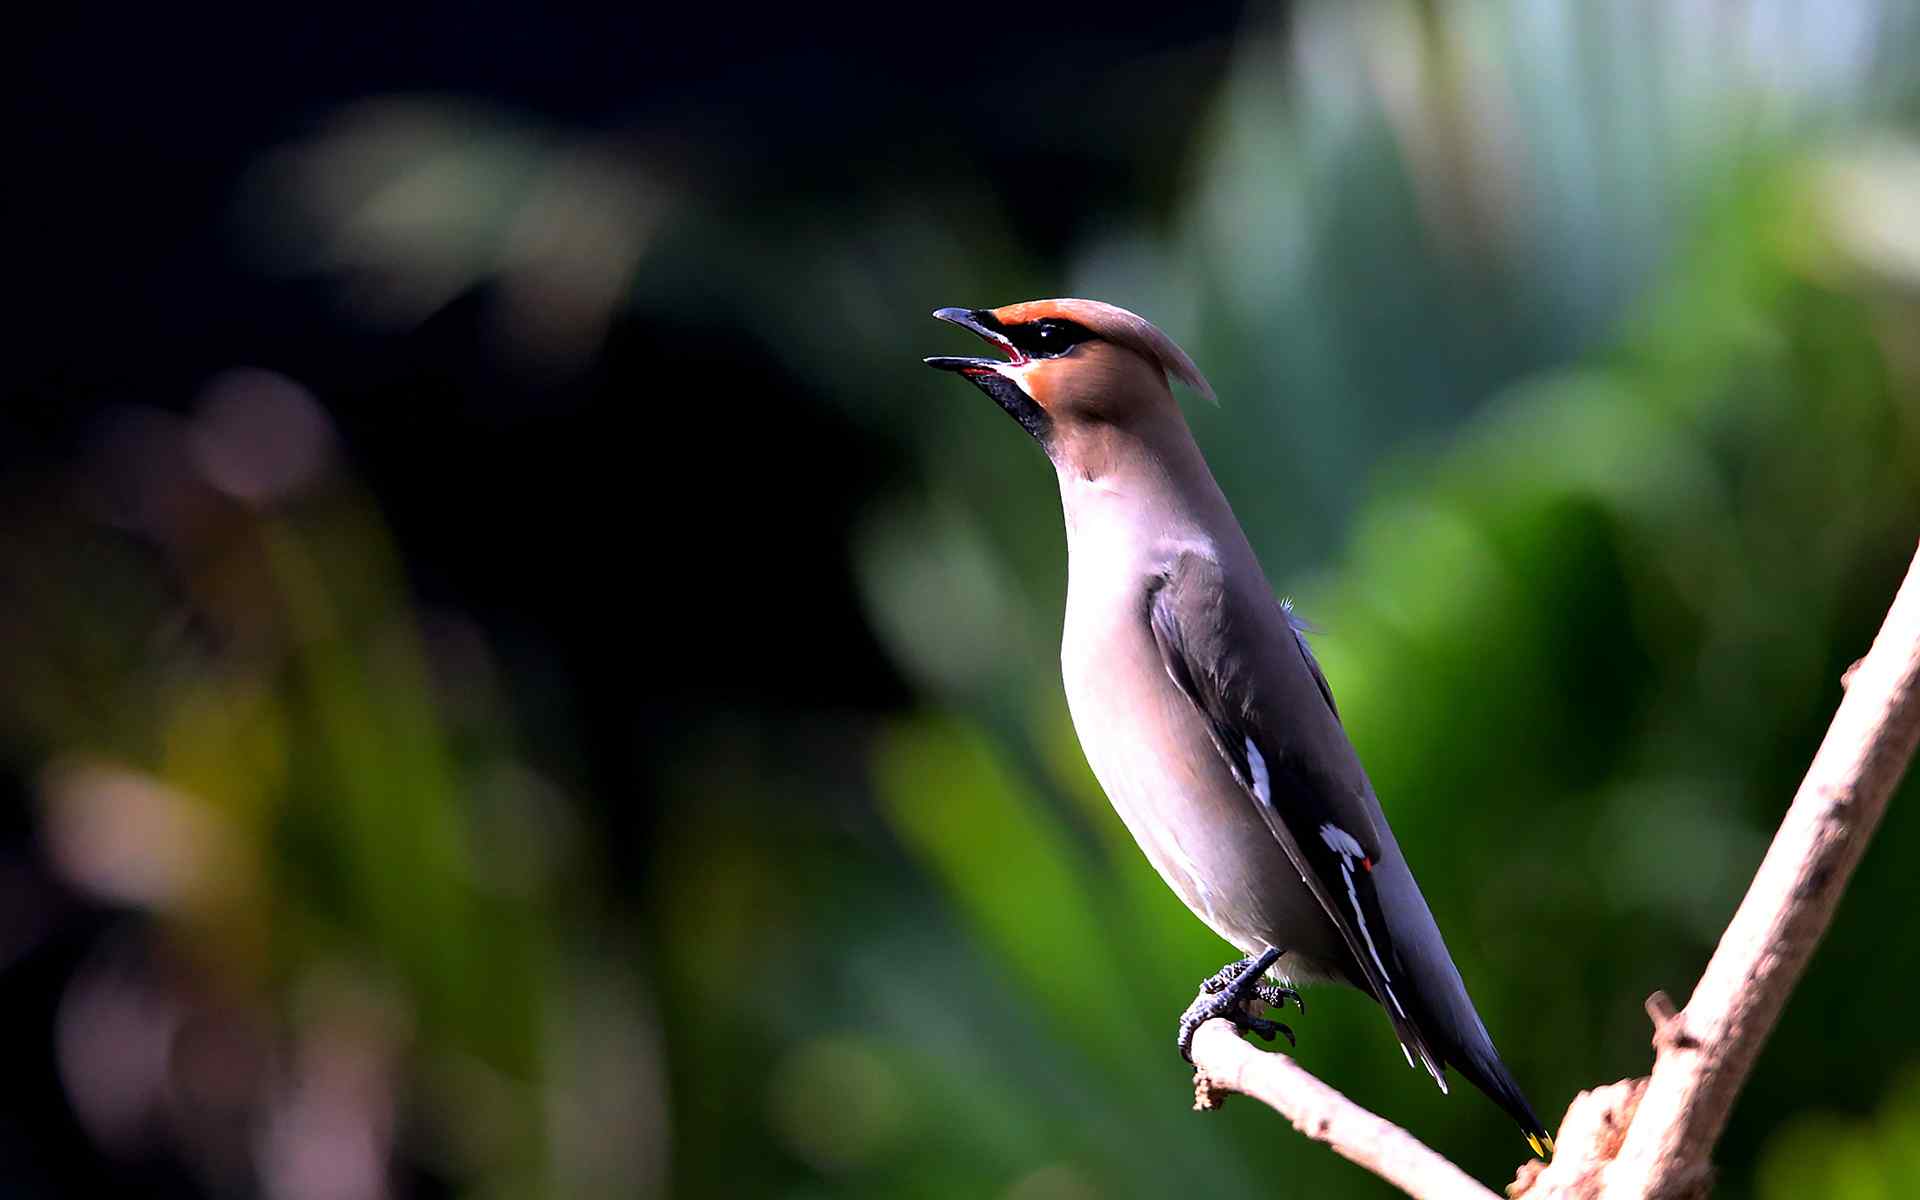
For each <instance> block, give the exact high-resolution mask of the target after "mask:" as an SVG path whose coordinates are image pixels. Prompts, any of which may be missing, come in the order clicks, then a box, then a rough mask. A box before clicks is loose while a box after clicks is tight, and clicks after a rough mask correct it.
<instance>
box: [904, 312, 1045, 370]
mask: <svg viewBox="0 0 1920 1200" xmlns="http://www.w3.org/2000/svg"><path fill="white" fill-rule="evenodd" d="M933 315H934V316H935V317H936V318H938V319H939V320H942V321H948V322H951V323H952V324H955V325H958V326H959V327H960V328H962V329H970V330H972V331H973V332H975V333H977V334H979V335H980V336H981V337H983V338H985V339H986V340H988V341H989V342H992V343H993V344H994V345H996V346H999V347H1000V348H1001V349H1003V350H1005V351H1006V352H1007V358H1006V359H998V358H951V357H938V358H929V359H927V360H926V361H927V365H928V366H930V367H932V368H934V369H935V370H938V371H958V372H960V373H961V374H962V375H978V374H981V373H983V372H987V371H996V372H997V371H998V370H999V369H1000V368H1001V367H1004V366H1007V365H1009V362H1014V363H1018V362H1022V361H1025V359H1026V356H1025V355H1023V354H1021V353H1020V351H1019V350H1018V349H1016V348H1015V347H1014V344H1013V343H1012V342H1011V341H1009V340H1007V335H1006V334H1004V333H1001V332H1000V322H999V321H997V320H995V319H994V316H993V314H992V313H991V312H989V311H987V310H986V309H984V308H941V309H935V310H934V314H933Z"/></svg>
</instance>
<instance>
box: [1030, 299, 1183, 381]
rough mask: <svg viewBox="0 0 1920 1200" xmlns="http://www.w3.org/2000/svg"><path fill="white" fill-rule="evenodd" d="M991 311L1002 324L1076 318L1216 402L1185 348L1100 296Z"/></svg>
mask: <svg viewBox="0 0 1920 1200" xmlns="http://www.w3.org/2000/svg"><path fill="white" fill-rule="evenodd" d="M993 315H994V316H995V317H996V318H997V319H998V320H999V321H1000V323H1001V324H1003V325H1024V324H1026V323H1027V322H1029V321H1038V320H1041V319H1042V318H1045V317H1064V318H1065V319H1067V320H1069V321H1076V322H1078V323H1079V324H1081V325H1084V326H1086V327H1087V328H1088V329H1090V330H1092V331H1093V332H1094V333H1097V334H1099V335H1100V336H1101V337H1103V338H1105V339H1106V340H1107V341H1109V342H1113V343H1115V344H1117V345H1121V346H1125V347H1126V348H1127V349H1129V350H1132V351H1134V352H1135V353H1138V354H1141V355H1143V356H1145V357H1146V358H1147V359H1148V360H1149V361H1151V362H1156V363H1159V364H1160V367H1161V369H1162V370H1164V371H1165V372H1166V373H1167V374H1169V375H1171V376H1173V377H1174V378H1175V379H1178V380H1179V381H1180V382H1181V383H1184V384H1186V385H1187V386H1188V387H1190V388H1192V389H1193V390H1194V391H1196V392H1198V393H1200V395H1202V396H1204V397H1206V398H1207V400H1208V401H1209V402H1210V403H1213V404H1218V403H1219V400H1218V399H1217V398H1216V397H1215V396H1214V394H1213V387H1212V386H1211V385H1210V384H1208V383H1207V378H1206V376H1204V375H1202V374H1201V373H1200V368H1199V367H1196V366H1194V365H1193V360H1192V359H1191V358H1188V357H1187V352H1186V351H1185V350H1182V349H1181V348H1180V347H1179V346H1178V345H1177V344H1176V343H1175V342H1174V340H1173V339H1172V338H1170V337H1168V336H1167V335H1166V334H1164V333H1162V332H1160V330H1159V328H1158V327H1157V326H1155V325H1154V323H1153V322H1152V321H1149V320H1147V319H1146V318H1145V317H1143V316H1141V315H1140V314H1139V313H1134V312H1128V311H1127V310H1126V309H1124V308H1121V307H1120V306H1118V305H1115V304H1108V303H1106V302H1104V301H1101V300H1076V299H1073V298H1071V297H1061V298H1058V299H1053V300H1027V301H1024V302H1022V303H1020V304H1009V305H1007V306H1006V307H1005V308H996V309H994V310H993Z"/></svg>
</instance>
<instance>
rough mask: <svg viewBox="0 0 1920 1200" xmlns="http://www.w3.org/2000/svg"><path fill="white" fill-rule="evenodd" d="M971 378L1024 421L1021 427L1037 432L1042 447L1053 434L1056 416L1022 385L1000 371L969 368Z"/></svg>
mask: <svg viewBox="0 0 1920 1200" xmlns="http://www.w3.org/2000/svg"><path fill="white" fill-rule="evenodd" d="M967 378H968V379H970V380H972V381H973V384H974V386H975V387H978V388H979V389H980V390H981V391H983V392H985V393H986V394H987V395H989V396H991V397H993V402H994V403H995V404H998V405H999V406H1000V407H1001V408H1004V409H1006V410H1007V415H1008V416H1010V417H1012V418H1013V419H1014V420H1016V421H1018V422H1020V428H1022V429H1024V430H1026V431H1027V432H1028V433H1030V434H1032V435H1033V440H1034V441H1036V442H1039V443H1040V444H1041V445H1042V446H1045V445H1046V444H1047V441H1048V439H1049V438H1051V437H1052V436H1053V418H1052V417H1050V416H1048V415H1047V410H1046V409H1044V408H1041V407H1040V406H1039V405H1038V404H1035V403H1034V402H1033V397H1032V396H1029V395H1027V394H1026V393H1025V392H1023V391H1021V390H1020V385H1019V384H1017V383H1015V382H1014V381H1013V380H1011V379H1008V378H1007V377H1006V376H1005V375H1002V374H1000V373H999V372H998V371H978V372H975V371H969V372H967Z"/></svg>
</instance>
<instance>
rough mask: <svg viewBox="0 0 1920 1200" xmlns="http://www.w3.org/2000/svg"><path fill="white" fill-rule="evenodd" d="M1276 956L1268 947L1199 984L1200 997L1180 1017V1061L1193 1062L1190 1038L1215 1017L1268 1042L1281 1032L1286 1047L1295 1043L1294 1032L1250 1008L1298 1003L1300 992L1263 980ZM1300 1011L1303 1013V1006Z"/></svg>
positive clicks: (1278, 955) (1224, 968)
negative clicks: (1285, 1037) (1223, 1019)
mask: <svg viewBox="0 0 1920 1200" xmlns="http://www.w3.org/2000/svg"><path fill="white" fill-rule="evenodd" d="M1279 957H1280V951H1278V950H1276V949H1274V948H1272V947H1268V948H1267V950H1266V951H1265V952H1264V953H1262V954H1261V955H1260V957H1258V958H1243V959H1241V960H1240V961H1239V962H1235V963H1228V964H1227V965H1226V966H1224V967H1222V968H1220V970H1219V971H1217V972H1215V973H1214V974H1213V975H1211V976H1209V977H1208V978H1207V979H1206V981H1205V982H1203V983H1202V984H1201V985H1200V993H1199V995H1197V996H1195V997H1194V998H1193V1003H1192V1004H1189V1005H1188V1006H1187V1011H1186V1012H1184V1013H1182V1014H1180V1032H1179V1037H1178V1045H1179V1047H1180V1057H1181V1058H1184V1059H1186V1060H1187V1061H1188V1062H1192V1061H1193V1035H1194V1034H1195V1033H1197V1032H1199V1029H1200V1026H1202V1025H1204V1024H1206V1023H1207V1022H1208V1021H1211V1020H1212V1019H1213V1018H1215V1017H1224V1018H1226V1019H1227V1020H1228V1021H1230V1022H1232V1023H1233V1026H1234V1028H1236V1029H1240V1030H1244V1031H1246V1032H1248V1033H1251V1034H1254V1035H1255V1036H1257V1037H1261V1038H1264V1039H1266V1040H1267V1041H1269V1042H1270V1041H1272V1040H1273V1039H1274V1037H1275V1036H1276V1035H1277V1034H1283V1033H1284V1034H1286V1035H1287V1044H1288V1045H1295V1044H1297V1043H1296V1042H1295V1041H1294V1037H1293V1030H1291V1029H1288V1028H1287V1027H1286V1026H1285V1025H1282V1024H1281V1023H1280V1022H1278V1021H1269V1020H1267V1019H1266V1018H1265V1017H1262V1016H1260V1015H1258V1012H1257V1011H1256V1010H1255V1009H1254V1008H1253V1005H1254V1004H1255V1003H1256V1002H1257V1003H1260V1004H1264V1005H1268V1006H1271V1007H1274V1008H1280V1007H1283V1006H1284V1004H1285V1001H1287V1000H1289V999H1291V1000H1292V1001H1293V1002H1294V1003H1296V1004H1299V1003H1300V993H1298V992H1296V991H1294V990H1293V989H1292V988H1290V987H1285V986H1282V985H1281V984H1277V983H1269V982H1266V981H1265V979H1264V977H1265V975H1266V973H1267V968H1268V967H1271V966H1272V965H1273V964H1274V962H1275V960H1277V959H1278V958H1279ZM1300 1011H1302V1012H1305V1011H1306V1009H1305V1007H1304V1006H1303V1007H1302V1008H1301V1010H1300Z"/></svg>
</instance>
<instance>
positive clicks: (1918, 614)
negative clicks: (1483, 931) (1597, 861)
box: [1193, 555, 1920, 1200]
mask: <svg viewBox="0 0 1920 1200" xmlns="http://www.w3.org/2000/svg"><path fill="white" fill-rule="evenodd" d="M1842 682H1843V686H1845V687H1846V689H1847V694H1846V697H1845V698H1844V699H1843V700H1842V701H1841V703H1840V709H1839V711H1838V712H1836V713H1835V714H1834V718H1833V723H1832V724H1831V725H1830V726H1829V727H1828V729H1827V736H1826V739H1825V740H1824V741H1822V742H1821V744H1820V749H1819V752H1818V753H1816V754H1815V755H1814V759H1813V764H1812V766H1810V767H1809V768H1808V769H1807V775H1806V778H1805V779H1804V780H1802V781H1801V784H1800V790H1799V792H1798V793H1796V794H1795V796H1794V799H1793V804H1792V806H1791V807H1790V808H1788V810H1787V815H1786V819H1785V820H1784V821H1782V822H1781V825H1780V830H1779V832H1778V833H1777V834H1776V835H1775V836H1774V840H1773V844H1772V846H1770V847H1769V848H1768V850H1767V855H1766V858H1765V859H1763V860H1762V862H1761V864H1760V870H1759V871H1758V873H1756V874H1755V875H1754V878H1753V883H1752V884H1751V885H1750V886H1749V887H1748V889H1747V895H1746V898H1745V899H1744V900H1742V901H1741V903H1740V907H1739V910H1738V911H1737V912H1735V913H1734V917H1733V921H1732V922H1731V923H1730V924H1729V925H1728V926H1727V930H1726V932H1725V933H1724V934H1722V935H1721V938H1720V945H1719V947H1718V948H1717V949H1716V950H1715V951H1714V954H1713V958H1712V960H1711V961H1710V962H1708V964H1707V969H1706V973H1705V974H1703V975H1702V976H1701V977H1700V982H1699V984H1698V985H1696V986H1695V988H1694V991H1693V997H1692V999H1691V1000H1689V1001H1688V1003H1687V1007H1686V1009H1685V1010H1684V1011H1681V1012H1675V1011H1674V1009H1673V1004H1672V1002H1671V1001H1670V1000H1668V999H1667V997H1666V995H1665V994H1664V993H1660V992H1656V993H1654V995H1652V996H1650V997H1649V998H1648V1000H1647V1013H1648V1015H1649V1016H1650V1017H1652V1018H1653V1022H1654V1037H1653V1043H1654V1046H1655V1048H1656V1051H1657V1056H1656V1058H1655V1062H1654V1069H1653V1075H1652V1077H1651V1078H1650V1079H1645V1080H1623V1081H1621V1082H1620V1083H1617V1084H1613V1085H1610V1086H1608V1087H1603V1088H1597V1089H1595V1090H1594V1091H1591V1092H1582V1093H1581V1094H1580V1095H1579V1096H1578V1097H1577V1098H1576V1099H1575V1100H1574V1102H1573V1105H1572V1106H1571V1107H1570V1108H1569V1109H1568V1111H1567V1117H1566V1119H1565V1121H1563V1123H1562V1125H1561V1128H1560V1133H1561V1136H1560V1137H1559V1138H1558V1139H1557V1140H1558V1142H1559V1152H1558V1154H1557V1155H1556V1156H1555V1159H1554V1161H1553V1162H1552V1163H1551V1164H1549V1165H1546V1166H1544V1167H1543V1166H1542V1165H1540V1164H1537V1163H1536V1164H1529V1165H1528V1166H1526V1167H1523V1168H1522V1169H1521V1172H1520V1176H1519V1178H1518V1179H1517V1180H1516V1181H1515V1183H1514V1187H1513V1189H1511V1190H1512V1191H1513V1193H1514V1194H1515V1195H1519V1194H1521V1193H1522V1192H1524V1193H1525V1194H1526V1195H1527V1196H1528V1197H1529V1200H1548V1198H1549V1197H1554V1198H1558V1197H1569V1198H1572V1197H1578V1198H1580V1200H1590V1198H1595V1197H1600V1198H1604V1200H1698V1198H1699V1197H1702V1196H1704V1195H1705V1194H1706V1192H1707V1190H1708V1188H1709V1187H1710V1186H1711V1182H1712V1179H1711V1175H1712V1168H1711V1165H1710V1159H1711V1156H1712V1154H1713V1147H1714V1145H1715V1143H1716V1142H1718V1140H1719V1138H1720V1133H1721V1131H1722V1130H1723V1129H1725V1127H1726V1123H1727V1115H1728V1113H1729V1112H1730V1111H1731V1110H1732V1108H1733V1103H1734V1100H1735V1098H1736V1097H1737V1096H1738V1095H1739V1093H1740V1089H1741V1087H1742V1086H1744V1085H1745V1083H1746V1080H1747V1076H1748V1074H1749V1073H1751V1071H1752V1070H1753V1063H1754V1060H1755V1058H1757V1057H1758V1055H1759V1053H1760V1048H1761V1046H1762V1045H1763V1044H1764V1043H1765V1041H1766V1038H1767V1035H1768V1034H1769V1033H1771V1032H1772V1030H1773V1026H1774V1023H1775V1022H1776V1021H1777V1020H1778V1019H1779V1016H1780V1010H1781V1008H1783V1007H1784V1006H1785V1004H1786V1000H1787V997H1788V996H1789V995H1790V994H1791V993H1792V991H1793V988H1794V985H1795V984H1797V983H1798V982H1799V980H1800V976H1801V973H1802V972H1803V971H1804V970H1805V968H1806V965H1807V960H1808V958H1809V957H1811V956H1812V954H1813V950H1814V947H1815V946H1817V945H1818V944H1819V941H1820V938H1821V936H1822V935H1823V934H1824V933H1825V932H1826V929H1827V926H1828V925H1829V924H1830V923H1831V922H1832V920H1833V913H1834V909H1835V908H1836V907H1837V906H1838V905H1839V902H1840V896H1841V893H1842V892H1844V891H1845V890H1846V885H1847V881H1848V879H1849V878H1851V877H1852V874H1853V869H1854V867H1855V866H1857V865H1858V864H1859V862H1860V856H1861V854H1862V853H1863V852H1864V851H1865V849H1866V844H1867V841H1868V839H1869V838H1871V837H1872V836H1873V831H1874V829H1875V828H1876V827H1877V826H1878V825H1879V823H1880V817H1881V814H1882V813H1884V812H1885V811H1886V806H1887V800H1888V798H1889V797H1890V796H1891V795H1892V794H1893V791H1894V789H1895V788H1896V787H1897V786H1899V783H1900V780H1901V778H1902V776H1904V775H1905V773H1906V769H1907V764H1908V762H1909V761H1910V760H1911V759H1912V757H1913V753H1914V747H1915V744H1916V742H1920V555H1916V557H1915V558H1914V560H1913V563H1912V564H1911V565H1910V566H1909V567H1908V568H1907V577H1906V579H1905V581H1904V582H1903V583H1902V584H1901V585H1900V591H1899V594H1898V595H1896V596H1895V597H1894V601H1893V607H1892V608H1891V609H1889V610H1888V612H1887V618H1886V621H1885V622H1884V623H1883V624H1882V625H1881V627H1880V633H1879V635H1878V636H1877V637H1875V639H1874V642H1873V648H1872V650H1870V651H1869V652H1868V653H1867V656H1866V657H1865V658H1863V659H1861V660H1860V661H1859V662H1858V663H1855V664H1854V666H1853V667H1852V668H1851V669H1850V670H1849V671H1848V672H1847V676H1846V678H1845V679H1844V680H1843V681H1842ZM1193 1061H1194V1063H1195V1066H1196V1073H1195V1075H1194V1089H1195V1092H1194V1106H1195V1107H1196V1108H1211V1107H1213V1106H1214V1105H1215V1104H1216V1103H1217V1102H1218V1093H1220V1092H1242V1093H1245V1094H1246V1095H1249V1096H1252V1097H1254V1098H1255V1099H1258V1100H1260V1101H1262V1102H1264V1103H1266V1104H1268V1105H1269V1106H1271V1107H1272V1108H1274V1109H1275V1110H1277V1111H1278V1112H1280V1113H1281V1114H1282V1115H1283V1116H1285V1117H1287V1118H1288V1119H1289V1120H1291V1121H1292V1122H1293V1125H1294V1128H1296V1129H1298V1130H1300V1132H1302V1133H1304V1134H1306V1135H1307V1136H1308V1137H1310V1138H1313V1139H1314V1140H1316V1141H1321V1142H1325V1143H1327V1144H1328V1145H1329V1146H1331V1147H1332V1148H1333V1150H1334V1152H1335V1153H1337V1154H1339V1155H1341V1156H1342V1157H1344V1158H1346V1159H1348V1160H1350V1161H1352V1162H1355V1163H1358V1164H1359V1165H1360V1166H1363V1167H1365V1168H1367V1169H1368V1170H1369V1171H1372V1172H1373V1173H1374V1174H1376V1175H1378V1176H1380V1177H1381V1178H1382V1179H1385V1180H1387V1181H1388V1182H1389V1183H1392V1184H1394V1185H1395V1186H1396V1187H1398V1188H1400V1189H1401V1190H1402V1191H1404V1192H1406V1193H1407V1194H1408V1195H1409V1196H1413V1197H1415V1198H1416V1200H1490V1198H1491V1197H1492V1196H1493V1193H1492V1192H1489V1191H1487V1190H1486V1189H1485V1188H1483V1187H1481V1186H1480V1185H1479V1184H1478V1183H1476V1182H1474V1181H1473V1179H1471V1178H1470V1177H1469V1176H1468V1175H1467V1174H1466V1173H1465V1172H1463V1171H1461V1170H1460V1168H1459V1167H1457V1166H1455V1165H1454V1164H1453V1163H1452V1162H1450V1161H1448V1160H1447V1159H1446V1158H1443V1157H1442V1156H1441V1155H1439V1154H1438V1153H1436V1152H1435V1151H1433V1150H1431V1149H1429V1148H1428V1147H1427V1146H1425V1145H1423V1144H1422V1143H1421V1142H1420V1141H1419V1140H1418V1139H1416V1138H1415V1137H1413V1135H1411V1134H1409V1133H1408V1132H1406V1131H1405V1130H1404V1129H1401V1128H1400V1127H1399V1126H1397V1125H1394V1124H1393V1123H1392V1122H1390V1121H1387V1120H1385V1119H1384V1118H1382V1117H1379V1116H1376V1115H1375V1114H1373V1113H1371V1112H1368V1111H1367V1110H1366V1109H1364V1108H1362V1107H1360V1106H1359V1105H1357V1104H1355V1103H1353V1102H1352V1101H1351V1100H1348V1099H1347V1098H1346V1097H1345V1096H1343V1095H1341V1094H1340V1093H1339V1092H1337V1091H1335V1090H1333V1089H1332V1088H1330V1087H1328V1086H1327V1085H1326V1084H1324V1083H1322V1082H1321V1081H1320V1080H1318V1079H1316V1078H1315V1077H1314V1076H1313V1075H1312V1074H1311V1073H1310V1072H1308V1071H1307V1070H1306V1069H1305V1068H1303V1067H1301V1066H1300V1065H1299V1064H1298V1063H1296V1062H1294V1061H1293V1060H1292V1059H1290V1058H1288V1057H1286V1056H1285V1055H1281V1054H1270V1053H1263V1052H1261V1051H1258V1050H1255V1049H1254V1048H1253V1047H1252V1046H1249V1045H1248V1044H1247V1043H1246V1042H1244V1041H1242V1040H1241V1038H1240V1036H1239V1035H1238V1033H1237V1032H1236V1031H1235V1030H1234V1028H1233V1026H1232V1025H1230V1024H1228V1023H1227V1022H1225V1021H1221V1020H1213V1021H1209V1022H1207V1023H1206V1024H1205V1025H1203V1026H1201V1027H1200V1031H1199V1033H1198V1034H1197V1035H1196V1036H1195V1038H1194V1042H1193ZM1623 1131H1624V1133H1623Z"/></svg>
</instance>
